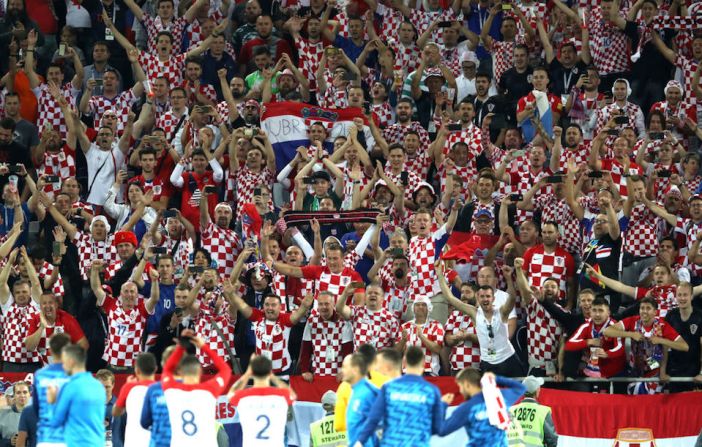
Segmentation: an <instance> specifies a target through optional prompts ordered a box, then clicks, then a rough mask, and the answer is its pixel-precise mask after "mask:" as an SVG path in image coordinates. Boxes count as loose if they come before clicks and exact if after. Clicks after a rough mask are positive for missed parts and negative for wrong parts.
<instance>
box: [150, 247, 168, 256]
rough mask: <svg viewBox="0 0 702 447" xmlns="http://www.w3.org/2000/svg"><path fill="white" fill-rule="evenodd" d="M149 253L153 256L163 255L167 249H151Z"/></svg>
mask: <svg viewBox="0 0 702 447" xmlns="http://www.w3.org/2000/svg"><path fill="white" fill-rule="evenodd" d="M151 253H153V254H155V255H165V254H166V253H168V249H167V248H166V247H151Z"/></svg>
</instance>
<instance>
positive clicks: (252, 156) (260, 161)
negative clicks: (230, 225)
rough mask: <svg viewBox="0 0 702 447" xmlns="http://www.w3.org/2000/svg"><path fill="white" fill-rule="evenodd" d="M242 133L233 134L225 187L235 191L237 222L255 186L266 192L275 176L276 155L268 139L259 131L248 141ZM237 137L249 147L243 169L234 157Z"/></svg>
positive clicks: (237, 131)
mask: <svg viewBox="0 0 702 447" xmlns="http://www.w3.org/2000/svg"><path fill="white" fill-rule="evenodd" d="M245 132H246V130H245V129H236V130H235V131H234V134H233V136H234V138H232V139H231V141H230V143H229V176H228V178H227V184H228V185H231V186H232V187H233V188H235V189H236V217H237V219H239V218H241V216H242V213H243V209H244V206H245V205H246V204H249V203H252V202H253V201H254V192H256V188H257V187H258V185H265V186H266V187H267V188H268V189H271V188H273V182H274V173H275V172H276V163H275V152H274V151H273V147H272V146H271V143H270V141H269V140H268V136H267V135H266V134H265V133H264V132H263V131H262V130H259V131H258V133H257V135H255V136H252V137H250V138H249V137H247V136H246V133H245ZM239 138H246V139H248V140H249V141H250V142H251V144H252V146H251V148H249V150H248V151H247V152H246V160H245V161H244V165H243V166H242V165H241V163H240V162H239V157H238V156H237V150H238V148H237V147H236V141H237V140H238V139H239ZM259 189H260V188H259ZM271 205H272V203H271Z"/></svg>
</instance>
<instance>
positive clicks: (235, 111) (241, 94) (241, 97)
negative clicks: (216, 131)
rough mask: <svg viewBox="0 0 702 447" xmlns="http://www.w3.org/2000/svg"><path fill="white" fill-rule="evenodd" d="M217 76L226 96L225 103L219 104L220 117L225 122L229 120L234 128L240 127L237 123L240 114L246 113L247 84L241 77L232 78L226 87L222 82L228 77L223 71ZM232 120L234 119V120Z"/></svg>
mask: <svg viewBox="0 0 702 447" xmlns="http://www.w3.org/2000/svg"><path fill="white" fill-rule="evenodd" d="M217 76H219V81H220V88H221V89H222V95H223V96H224V101H220V102H219V103H218V104H217V112H219V116H220V118H221V119H222V120H223V121H225V122H226V121H227V120H229V121H230V122H231V123H232V127H233V128H235V127H240V126H236V125H235V123H236V121H237V120H238V119H240V114H241V113H242V112H243V111H244V102H245V101H246V82H245V81H244V78H242V77H240V76H232V77H231V79H229V82H228V83H227V85H226V86H225V85H224V84H222V82H224V81H225V80H226V77H225V76H224V75H223V73H222V70H219V71H218V72H217ZM232 118H234V119H233V120H232ZM242 125H243V124H242Z"/></svg>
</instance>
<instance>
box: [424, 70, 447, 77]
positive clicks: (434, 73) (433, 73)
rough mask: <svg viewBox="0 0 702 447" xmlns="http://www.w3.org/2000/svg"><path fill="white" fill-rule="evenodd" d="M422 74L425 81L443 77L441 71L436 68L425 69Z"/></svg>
mask: <svg viewBox="0 0 702 447" xmlns="http://www.w3.org/2000/svg"><path fill="white" fill-rule="evenodd" d="M424 73H425V74H424V77H425V79H428V78H431V77H437V78H443V77H444V74H443V73H442V72H441V70H440V69H439V68H438V67H431V68H427V70H426V71H425V72H424Z"/></svg>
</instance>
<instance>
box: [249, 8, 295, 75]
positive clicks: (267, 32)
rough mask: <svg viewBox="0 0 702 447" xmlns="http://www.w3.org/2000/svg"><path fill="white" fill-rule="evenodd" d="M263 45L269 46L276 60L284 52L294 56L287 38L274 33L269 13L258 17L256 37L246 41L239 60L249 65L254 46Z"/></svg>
mask: <svg viewBox="0 0 702 447" xmlns="http://www.w3.org/2000/svg"><path fill="white" fill-rule="evenodd" d="M259 46H263V47H266V48H268V51H269V52H270V54H271V56H272V57H273V59H274V60H276V61H277V60H279V59H280V58H281V57H282V56H283V54H287V55H288V56H290V57H292V51H291V49H290V45H289V44H288V42H287V41H286V40H285V39H281V38H280V37H277V36H275V35H274V34H273V19H272V18H271V16H270V15H268V14H261V15H259V16H258V17H257V18H256V37H254V38H253V39H251V40H249V41H248V42H246V43H245V44H244V45H243V46H242V47H241V51H240V52H239V57H238V58H237V60H238V61H239V63H240V64H242V65H245V66H248V65H249V63H250V62H251V59H252V58H253V54H254V48H256V47H259Z"/></svg>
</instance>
